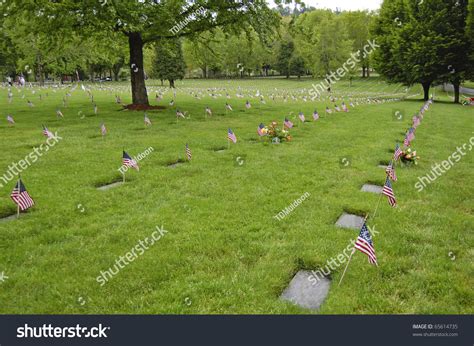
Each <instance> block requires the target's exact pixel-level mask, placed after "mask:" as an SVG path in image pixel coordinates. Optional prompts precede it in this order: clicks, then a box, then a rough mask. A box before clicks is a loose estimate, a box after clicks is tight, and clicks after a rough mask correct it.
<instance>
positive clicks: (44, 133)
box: [43, 125, 54, 138]
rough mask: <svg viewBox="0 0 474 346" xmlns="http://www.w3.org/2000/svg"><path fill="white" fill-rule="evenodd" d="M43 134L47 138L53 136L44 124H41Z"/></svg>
mask: <svg viewBox="0 0 474 346" xmlns="http://www.w3.org/2000/svg"><path fill="white" fill-rule="evenodd" d="M43 135H44V136H45V137H48V138H53V137H54V136H53V134H52V133H51V131H49V130H48V128H47V127H46V126H44V125H43Z"/></svg>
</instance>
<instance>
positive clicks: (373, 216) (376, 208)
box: [372, 193, 383, 219]
mask: <svg viewBox="0 0 474 346" xmlns="http://www.w3.org/2000/svg"><path fill="white" fill-rule="evenodd" d="M382 196H383V194H382V193H380V197H379V201H378V202H377V206H376V207H375V211H374V215H372V219H375V215H377V210H378V209H379V205H380V201H381V200H382Z"/></svg>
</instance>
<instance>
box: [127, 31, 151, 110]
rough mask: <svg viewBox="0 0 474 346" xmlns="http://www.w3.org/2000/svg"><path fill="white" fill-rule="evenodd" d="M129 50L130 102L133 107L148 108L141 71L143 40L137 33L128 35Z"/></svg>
mask: <svg viewBox="0 0 474 346" xmlns="http://www.w3.org/2000/svg"><path fill="white" fill-rule="evenodd" d="M128 45H129V48H130V75H131V78H130V79H131V83H132V102H133V104H134V105H145V106H149V102H148V94H147V92H146V86H145V73H144V71H143V40H142V36H141V34H140V33H139V32H132V33H129V34H128Z"/></svg>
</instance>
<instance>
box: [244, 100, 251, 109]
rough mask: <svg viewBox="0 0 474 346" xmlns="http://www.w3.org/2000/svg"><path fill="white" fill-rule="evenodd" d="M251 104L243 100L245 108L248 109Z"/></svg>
mask: <svg viewBox="0 0 474 346" xmlns="http://www.w3.org/2000/svg"><path fill="white" fill-rule="evenodd" d="M251 107H252V105H251V104H250V102H249V101H247V102H245V108H247V109H250V108H251Z"/></svg>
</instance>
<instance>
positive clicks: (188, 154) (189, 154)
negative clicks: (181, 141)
mask: <svg viewBox="0 0 474 346" xmlns="http://www.w3.org/2000/svg"><path fill="white" fill-rule="evenodd" d="M186 157H187V158H188V161H191V159H192V157H193V155H192V153H191V149H189V145H188V143H186Z"/></svg>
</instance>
